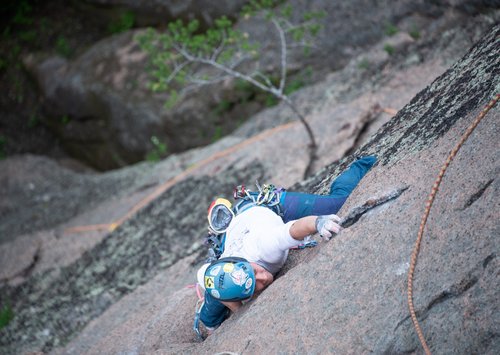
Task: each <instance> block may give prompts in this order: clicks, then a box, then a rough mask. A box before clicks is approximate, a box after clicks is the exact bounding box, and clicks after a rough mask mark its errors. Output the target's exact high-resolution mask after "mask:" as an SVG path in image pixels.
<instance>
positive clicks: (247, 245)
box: [221, 206, 302, 275]
mask: <svg viewBox="0 0 500 355" xmlns="http://www.w3.org/2000/svg"><path fill="white" fill-rule="evenodd" d="M294 222H295V221H290V222H288V223H286V224H285V223H283V220H282V219H281V217H279V216H278V215H277V214H276V213H274V212H273V211H271V210H270V209H269V208H267V207H261V206H256V207H252V208H250V209H248V210H246V211H244V212H243V213H241V214H239V215H237V216H236V217H234V218H233V220H232V221H231V224H230V225H229V228H228V229H227V231H226V241H225V244H224V253H222V255H221V258H224V257H228V256H237V257H241V258H245V259H246V260H248V261H249V262H255V263H257V264H259V265H260V266H262V267H264V268H265V269H266V270H267V271H269V272H270V273H272V274H273V275H274V274H276V273H277V272H278V271H279V270H280V269H281V268H282V267H283V265H284V264H285V261H286V258H287V257H288V249H290V248H292V247H294V246H298V245H299V244H301V243H302V241H300V240H295V239H293V238H292V236H291V235H290V227H291V225H292V224H293V223H294Z"/></svg>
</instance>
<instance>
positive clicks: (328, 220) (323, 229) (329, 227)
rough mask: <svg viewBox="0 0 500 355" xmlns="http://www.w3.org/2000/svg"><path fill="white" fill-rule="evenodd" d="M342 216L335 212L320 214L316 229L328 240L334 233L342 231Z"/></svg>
mask: <svg viewBox="0 0 500 355" xmlns="http://www.w3.org/2000/svg"><path fill="white" fill-rule="evenodd" d="M339 222H340V217H339V216H337V215H335V214H330V215H325V216H318V218H316V230H317V231H318V233H319V235H320V236H321V237H323V238H324V239H326V240H330V239H332V237H333V235H334V234H337V233H338V232H340V225H339Z"/></svg>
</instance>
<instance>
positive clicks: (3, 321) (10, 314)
mask: <svg viewBox="0 0 500 355" xmlns="http://www.w3.org/2000/svg"><path fill="white" fill-rule="evenodd" d="M12 319H14V311H13V310H12V308H11V307H10V306H9V305H5V306H3V307H2V309H0V329H2V328H5V327H6V326H7V325H8V324H9V323H10V321H11V320H12Z"/></svg>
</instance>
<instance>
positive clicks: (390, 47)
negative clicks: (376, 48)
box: [384, 44, 396, 55]
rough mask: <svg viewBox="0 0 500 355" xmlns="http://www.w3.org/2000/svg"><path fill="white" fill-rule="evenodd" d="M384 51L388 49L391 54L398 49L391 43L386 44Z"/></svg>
mask: <svg viewBox="0 0 500 355" xmlns="http://www.w3.org/2000/svg"><path fill="white" fill-rule="evenodd" d="M384 51H386V52H387V54H389V55H393V54H394V52H395V51H396V49H395V48H394V47H393V46H391V45H390V44H385V45H384Z"/></svg>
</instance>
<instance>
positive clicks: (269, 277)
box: [250, 263, 274, 293]
mask: <svg viewBox="0 0 500 355" xmlns="http://www.w3.org/2000/svg"><path fill="white" fill-rule="evenodd" d="M250 265H252V268H253V271H254V273H255V293H258V292H260V291H262V290H263V289H265V288H266V287H267V286H269V285H270V284H271V283H272V282H273V281H274V277H273V274H271V273H270V272H269V271H267V270H266V269H264V268H263V267H262V266H260V265H259V264H256V263H250Z"/></svg>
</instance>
